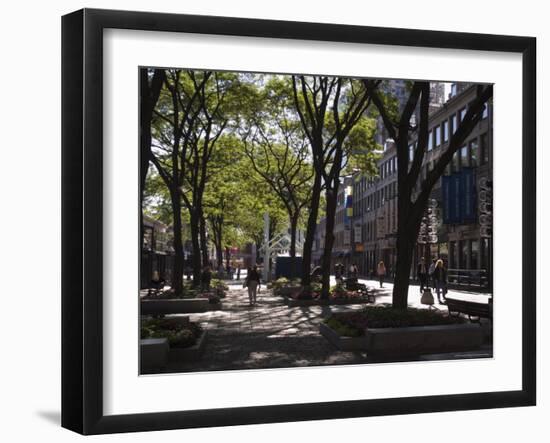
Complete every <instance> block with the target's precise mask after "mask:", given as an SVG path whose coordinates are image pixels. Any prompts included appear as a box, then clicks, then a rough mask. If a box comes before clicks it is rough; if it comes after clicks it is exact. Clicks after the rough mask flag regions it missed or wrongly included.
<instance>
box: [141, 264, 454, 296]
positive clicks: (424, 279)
mask: <svg viewBox="0 0 550 443" xmlns="http://www.w3.org/2000/svg"><path fill="white" fill-rule="evenodd" d="M211 269H212V268H211V266H204V267H203V268H202V270H201V275H200V287H201V290H203V291H209V290H210V286H211V282H212V270H211ZM224 272H226V273H227V274H226V275H227V276H229V277H230V278H231V279H233V275H234V274H235V269H233V268H231V267H230V266H227V267H226V268H224V267H223V266H222V265H220V266H219V267H218V275H220V274H223V273H224ZM334 273H335V277H336V281H337V282H339V283H342V282H344V278H347V281H355V282H357V281H358V277H359V269H358V268H357V265H356V264H355V263H351V264H350V266H349V268H348V271H347V274H346V267H345V266H344V264H343V263H337V264H336V265H334ZM186 274H187V278H188V279H189V278H190V274H191V272H190V271H189V270H188V269H186ZM373 274H376V277H377V279H378V281H379V283H380V287H381V288H383V287H384V281H385V280H386V276H387V274H388V271H387V269H386V265H385V264H384V261H383V260H380V261H379V262H378V264H377V266H376V271H375V272H373V271H372V270H371V272H370V277H371V278H372V277H374V275H373ZM390 275H391V269H390ZM416 276H417V278H418V281H419V283H420V293H423V292H424V291H425V290H429V289H430V288H431V289H434V290H435V291H436V293H437V299H438V300H439V302H440V303H444V297H445V295H446V294H447V270H446V268H445V265H444V263H443V260H441V259H435V258H432V260H431V263H430V264H427V263H426V260H425V259H424V257H422V258H421V259H420V261H419V263H418V266H417V269H416ZM321 277H322V268H321V267H320V266H315V267H313V268H312V271H311V278H312V281H320V280H321ZM236 279H237V280H240V279H241V268H240V267H237V269H236ZM164 283H165V281H164V279H162V278H161V277H160V276H159V273H158V272H157V271H154V273H153V277H152V281H151V286H150V288H151V289H157V288H159V287H162V286H164ZM243 288H248V298H249V301H250V305H251V306H252V305H255V304H256V299H257V293H258V291H259V290H260V288H261V276H260V272H259V271H258V267H257V266H256V265H255V266H253V267H251V268H248V270H247V273H246V277H245V279H244V282H243ZM151 289H150V290H151Z"/></svg>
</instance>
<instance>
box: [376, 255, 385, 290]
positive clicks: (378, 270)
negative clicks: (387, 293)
mask: <svg viewBox="0 0 550 443" xmlns="http://www.w3.org/2000/svg"><path fill="white" fill-rule="evenodd" d="M376 273H377V274H378V280H379V281H380V287H381V288H383V287H384V277H385V276H386V266H385V265H384V262H383V261H382V260H380V261H379V262H378V266H377V267H376Z"/></svg>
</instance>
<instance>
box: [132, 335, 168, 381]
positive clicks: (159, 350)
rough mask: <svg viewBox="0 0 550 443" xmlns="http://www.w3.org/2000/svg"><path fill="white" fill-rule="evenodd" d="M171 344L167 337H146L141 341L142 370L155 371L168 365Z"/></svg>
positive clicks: (144, 371)
mask: <svg viewBox="0 0 550 443" xmlns="http://www.w3.org/2000/svg"><path fill="white" fill-rule="evenodd" d="M169 350H170V346H169V345H168V339H166V338H146V339H142V340H140V342H139V352H140V353H139V355H140V363H141V364H140V367H141V372H142V373H146V372H154V371H158V370H160V369H162V368H164V367H165V366H166V363H167V361H168V353H169Z"/></svg>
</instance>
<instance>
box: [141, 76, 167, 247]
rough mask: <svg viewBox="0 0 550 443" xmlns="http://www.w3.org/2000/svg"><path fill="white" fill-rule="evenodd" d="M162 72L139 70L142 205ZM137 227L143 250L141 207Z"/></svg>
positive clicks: (162, 77) (162, 79) (162, 81)
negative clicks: (154, 113)
mask: <svg viewBox="0 0 550 443" xmlns="http://www.w3.org/2000/svg"><path fill="white" fill-rule="evenodd" d="M164 79H165V76H164V71H163V70H161V69H155V70H153V71H152V72H151V70H150V69H148V68H141V69H140V70H139V88H140V102H139V105H140V108H139V119H140V126H139V129H140V135H139V147H140V154H139V160H140V169H139V172H140V181H139V195H140V202H141V203H142V205H143V200H144V192H145V181H146V179H147V172H148V170H149V163H150V161H151V156H152V154H151V123H152V120H153V111H154V109H155V106H156V104H157V101H158V99H159V96H160V91H161V89H162V84H163V83H164ZM139 226H140V239H141V247H140V249H143V240H144V238H143V206H142V207H141V208H140V213H139Z"/></svg>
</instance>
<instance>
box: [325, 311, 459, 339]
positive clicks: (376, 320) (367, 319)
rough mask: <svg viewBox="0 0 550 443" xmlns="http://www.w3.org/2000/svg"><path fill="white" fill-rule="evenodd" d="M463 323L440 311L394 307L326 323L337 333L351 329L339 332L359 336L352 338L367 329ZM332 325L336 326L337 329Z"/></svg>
mask: <svg viewBox="0 0 550 443" xmlns="http://www.w3.org/2000/svg"><path fill="white" fill-rule="evenodd" d="M463 322H464V319H461V318H454V317H450V316H448V315H443V314H442V313H440V312H438V311H431V310H428V309H414V308H409V309H407V310H406V311H401V310H397V309H393V307H392V306H369V307H366V308H365V309H364V310H362V311H359V312H342V313H336V314H333V315H332V316H331V317H329V318H328V319H327V320H325V323H326V324H327V325H328V326H330V327H331V328H333V329H334V330H336V331H337V332H338V331H339V330H344V327H346V328H349V329H350V330H346V334H343V333H340V332H338V333H340V335H349V334H350V333H354V334H358V335H349V336H352V337H358V336H360V335H363V334H364V333H365V330H366V328H367V327H369V328H405V327H410V326H438V325H449V324H456V323H463ZM331 325H335V326H336V327H333V326H331ZM337 328H339V329H337Z"/></svg>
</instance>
